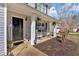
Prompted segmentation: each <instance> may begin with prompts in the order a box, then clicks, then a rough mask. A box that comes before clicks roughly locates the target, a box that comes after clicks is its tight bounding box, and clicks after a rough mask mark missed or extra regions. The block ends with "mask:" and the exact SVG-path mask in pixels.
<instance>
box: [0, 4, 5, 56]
mask: <svg viewBox="0 0 79 59" xmlns="http://www.w3.org/2000/svg"><path fill="white" fill-rule="evenodd" d="M4 48H5V47H4V6H3V4H0V56H1V55H5V52H4Z"/></svg>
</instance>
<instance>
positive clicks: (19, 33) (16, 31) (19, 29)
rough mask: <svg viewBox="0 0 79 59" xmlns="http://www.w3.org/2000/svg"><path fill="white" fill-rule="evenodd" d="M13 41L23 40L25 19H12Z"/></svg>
mask: <svg viewBox="0 0 79 59" xmlns="http://www.w3.org/2000/svg"><path fill="white" fill-rule="evenodd" d="M12 39H13V41H18V40H23V19H22V18H17V17H12Z"/></svg>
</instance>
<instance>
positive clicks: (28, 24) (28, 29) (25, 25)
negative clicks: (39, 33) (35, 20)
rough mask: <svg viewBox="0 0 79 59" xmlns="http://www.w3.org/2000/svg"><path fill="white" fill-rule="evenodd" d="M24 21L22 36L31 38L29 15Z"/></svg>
mask: <svg viewBox="0 0 79 59" xmlns="http://www.w3.org/2000/svg"><path fill="white" fill-rule="evenodd" d="M24 23H25V24H24V28H25V29H24V30H25V32H24V34H25V36H24V37H25V39H31V17H27V20H26V21H25V22H24Z"/></svg>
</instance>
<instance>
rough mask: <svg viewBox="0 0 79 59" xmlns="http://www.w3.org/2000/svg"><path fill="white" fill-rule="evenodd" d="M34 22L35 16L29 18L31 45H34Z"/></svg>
mask: <svg viewBox="0 0 79 59" xmlns="http://www.w3.org/2000/svg"><path fill="white" fill-rule="evenodd" d="M35 20H36V16H35V15H34V16H31V45H34V41H35Z"/></svg>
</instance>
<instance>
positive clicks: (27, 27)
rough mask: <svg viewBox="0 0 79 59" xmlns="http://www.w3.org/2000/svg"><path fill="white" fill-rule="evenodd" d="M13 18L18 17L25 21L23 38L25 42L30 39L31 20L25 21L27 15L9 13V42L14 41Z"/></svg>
mask: <svg viewBox="0 0 79 59" xmlns="http://www.w3.org/2000/svg"><path fill="white" fill-rule="evenodd" d="M12 17H18V18H22V19H23V37H24V40H25V39H29V38H30V20H29V19H27V21H25V18H26V16H25V15H22V14H19V13H15V12H10V11H8V16H7V22H8V25H7V27H8V40H12ZM26 35H27V36H26Z"/></svg>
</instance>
